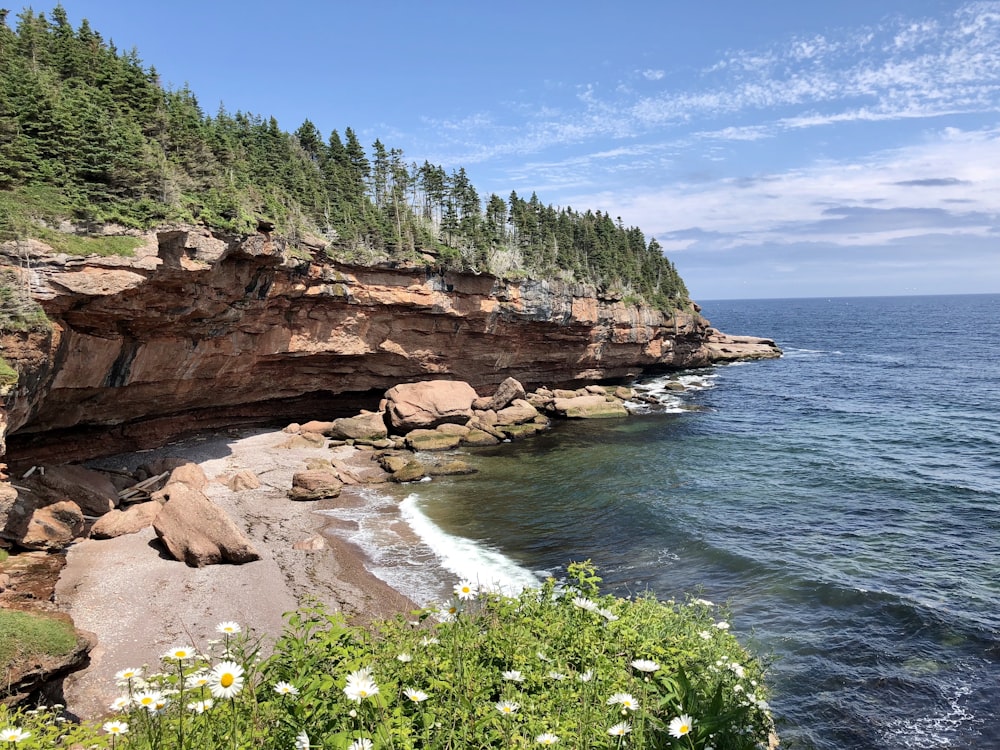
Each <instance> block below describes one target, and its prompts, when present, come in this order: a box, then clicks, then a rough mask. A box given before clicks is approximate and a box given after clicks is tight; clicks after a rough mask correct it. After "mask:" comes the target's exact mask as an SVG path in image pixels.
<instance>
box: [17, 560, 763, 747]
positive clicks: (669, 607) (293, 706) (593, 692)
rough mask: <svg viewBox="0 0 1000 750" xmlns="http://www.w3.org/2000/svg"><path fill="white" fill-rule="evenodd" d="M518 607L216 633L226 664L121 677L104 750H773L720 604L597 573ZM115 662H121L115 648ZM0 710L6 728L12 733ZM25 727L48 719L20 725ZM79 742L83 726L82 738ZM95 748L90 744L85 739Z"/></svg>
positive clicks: (489, 601)
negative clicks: (652, 591)
mask: <svg viewBox="0 0 1000 750" xmlns="http://www.w3.org/2000/svg"><path fill="white" fill-rule="evenodd" d="M569 573H570V577H571V581H572V583H573V585H572V586H562V587H561V586H558V585H557V584H556V583H555V581H553V580H550V581H549V582H548V583H546V584H545V585H544V586H543V587H542V588H541V589H533V590H527V591H525V592H523V593H522V594H521V595H520V596H517V597H510V596H503V595H500V594H496V593H490V592H482V591H477V590H476V587H475V586H473V585H472V584H471V583H468V582H462V583H460V584H459V585H458V586H456V587H455V594H456V597H455V600H454V601H453V602H452V603H451V605H450V606H449V607H448V609H447V611H443V612H441V611H438V612H431V611H423V612H420V613H417V614H418V618H417V620H415V621H410V622H407V621H404V620H403V619H401V618H400V619H398V620H396V621H392V622H382V623H377V624H375V625H374V626H373V627H372V628H371V629H369V630H361V629H356V628H351V627H348V626H346V625H345V624H344V622H343V620H342V619H341V618H340V617H339V616H336V615H330V614H327V613H326V612H325V611H324V610H323V609H321V608H319V607H313V608H309V609H305V610H303V611H300V612H297V613H294V614H292V615H290V616H289V619H288V626H287V628H286V632H285V634H284V635H283V636H282V637H281V638H280V639H279V640H278V641H277V643H276V644H275V648H274V653H273V654H272V656H270V657H269V658H267V659H264V660H260V659H259V658H258V657H259V653H260V649H259V643H258V642H256V641H254V640H253V639H250V638H248V637H246V635H245V634H243V633H241V632H240V627H239V625H238V624H236V623H222V624H220V626H219V631H220V633H221V634H222V641H221V642H218V644H217V646H218V648H217V651H218V652H219V653H218V656H217V657H216V658H213V657H211V656H205V655H200V654H199V653H198V652H196V651H195V649H194V648H193V647H191V646H179V647H176V648H173V649H171V650H170V651H169V652H167V653H166V654H164V656H163V668H162V669H161V671H160V672H158V673H157V674H143V670H142V669H140V668H136V667H128V668H126V669H124V670H122V671H121V672H119V673H118V678H119V681H120V682H119V685H120V688H121V691H122V692H121V695H120V696H119V697H118V698H116V699H114V701H113V703H112V704H111V708H112V710H114V711H116V712H117V716H116V717H115V718H114V719H113V720H110V721H107V722H106V723H104V724H103V730H104V734H103V735H102V736H101V737H98V738H95V740H94V741H93V742H94V743H103V746H108V745H110V746H112V747H114V746H115V744H116V743H117V745H118V746H120V747H123V748H124V747H129V748H143V750H146V749H148V750H153V749H154V748H155V749H157V750H167V749H168V748H171V749H173V748H177V749H179V748H192V749H193V748H199V749H201V748H241V749H243V748H246V749H249V748H293V747H294V748H305V747H311V748H328V749H330V750H373V749H374V750H380V749H381V748H398V749H399V750H403V749H404V748H408V749H414V750H415V749H417V748H420V749H423V748H442V749H444V748H514V747H518V748H527V747H531V746H535V745H552V744H556V743H558V744H559V746H560V747H567V748H607V749H608V750H613V749H615V748H618V749H619V750H620V749H621V748H624V747H629V748H639V749H644V748H650V749H653V748H657V749H658V748H687V749H688V750H692V749H696V748H697V749H702V748H708V747H713V748H716V750H751V749H752V748H758V747H761V746H764V745H766V743H767V740H768V737H769V734H770V731H771V727H772V725H771V719H770V715H769V710H768V707H767V703H766V702H765V700H764V688H763V685H762V683H763V675H762V667H761V665H760V663H759V661H758V660H756V659H754V658H753V657H751V656H750V655H749V654H748V653H747V652H746V651H745V650H744V649H743V648H741V647H740V645H739V644H738V643H737V641H736V639H735V638H734V637H733V636H732V635H730V634H729V632H728V630H727V628H728V624H727V622H726V621H725V620H719V619H718V618H717V615H716V613H715V607H714V605H712V604H711V603H710V602H705V601H702V600H697V599H695V600H691V601H689V602H686V603H683V604H679V603H676V602H673V601H668V602H661V601H657V600H656V599H654V598H652V597H644V598H639V599H635V600H629V599H621V598H615V597H612V596H601V595H600V594H599V591H598V584H599V582H600V579H599V578H597V576H596V575H595V573H594V569H593V567H592V566H590V564H589V563H580V564H574V565H571V566H570V567H569ZM108 656H109V657H113V655H110V654H109V655H108ZM3 719H4V717H3V714H2V713H0V727H2V726H3V721H2V720H3ZM6 722H7V724H8V725H9V728H11V729H12V730H17V731H20V732H29V733H31V734H32V735H33V737H28V738H25V739H24V742H25V744H24V745H23V746H24V747H55V746H63V747H66V746H69V743H70V741H79V736H78V735H75V736H74V737H72V738H71V740H70V739H67V740H65V741H63V743H62V744H61V745H60V744H57V743H55V742H53V741H52V735H51V734H45V738H46V742H48V743H51V744H41V743H40V744H37V745H33V744H30V743H31V742H32V740H33V738H34V736H35V734H36V730H37V733H38V736H42V735H43V734H44V733H45V732H48V731H49V725H50V724H51V717H50V716H49V715H47V714H36V715H35V716H24V715H20V716H9V717H7V719H6ZM74 731H76V732H77V733H79V732H81V731H83V730H74ZM87 744H88V746H91V743H90V742H88V743H87Z"/></svg>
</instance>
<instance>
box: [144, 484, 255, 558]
mask: <svg viewBox="0 0 1000 750" xmlns="http://www.w3.org/2000/svg"><path fill="white" fill-rule="evenodd" d="M153 530H154V531H155V532H156V536H158V537H159V538H160V541H162V542H163V544H164V545H165V546H166V548H167V550H168V551H169V552H170V554H171V555H173V557H174V558H175V559H177V560H181V561H183V562H185V563H186V564H188V565H190V566H191V567H193V568H200V567H203V566H205V565H215V564H217V563H235V564H241V563H247V562H252V561H253V560H259V559H260V555H259V554H258V553H257V550H255V549H254V548H253V546H252V545H251V544H250V542H249V541H248V540H247V538H246V537H245V536H244V535H243V532H241V531H240V530H239V529H238V528H237V526H236V524H235V523H233V521H232V519H231V518H229V516H227V515H226V514H225V512H224V511H223V510H222V509H221V508H220V507H219V506H217V505H215V504H213V503H212V502H211V501H210V500H209V499H208V498H207V497H205V495H204V494H203V493H202V492H200V491H199V490H196V489H194V488H193V487H190V486H189V485H186V484H184V483H183V482H175V483H173V484H171V485H170V487H169V493H168V499H167V502H166V503H165V504H164V506H163V508H162V509H161V510H160V512H159V514H158V515H157V516H156V520H155V521H154V522H153Z"/></svg>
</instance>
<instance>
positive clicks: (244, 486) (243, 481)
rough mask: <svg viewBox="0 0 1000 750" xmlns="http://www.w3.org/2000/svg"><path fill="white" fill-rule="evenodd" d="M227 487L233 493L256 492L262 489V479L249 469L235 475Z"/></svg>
mask: <svg viewBox="0 0 1000 750" xmlns="http://www.w3.org/2000/svg"><path fill="white" fill-rule="evenodd" d="M226 486H227V487H229V489H230V490H232V491H233V492H243V491H244V490H255V489H257V488H258V487H260V479H258V478H257V475H256V474H254V473H253V472H252V471H250V470H249V469H243V471H239V472H237V473H236V474H234V475H233V477H232V479H230V480H229V481H228V482H227V483H226Z"/></svg>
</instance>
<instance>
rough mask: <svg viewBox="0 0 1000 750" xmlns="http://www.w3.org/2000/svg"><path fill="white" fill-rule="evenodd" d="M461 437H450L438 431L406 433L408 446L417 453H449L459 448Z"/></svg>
mask: <svg viewBox="0 0 1000 750" xmlns="http://www.w3.org/2000/svg"><path fill="white" fill-rule="evenodd" d="M461 442H462V436H461V435H448V434H446V433H443V432H438V431H437V430H411V431H410V432H408V433H406V444H407V446H409V448H410V449H411V450H415V451H447V450H451V449H452V448H457V447H458V445H459V443H461Z"/></svg>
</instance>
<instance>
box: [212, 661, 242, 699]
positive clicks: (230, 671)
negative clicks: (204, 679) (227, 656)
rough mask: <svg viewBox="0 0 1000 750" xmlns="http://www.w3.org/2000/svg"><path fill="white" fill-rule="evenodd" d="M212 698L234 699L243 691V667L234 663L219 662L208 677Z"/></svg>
mask: <svg viewBox="0 0 1000 750" xmlns="http://www.w3.org/2000/svg"><path fill="white" fill-rule="evenodd" d="M208 679H209V682H208V689H209V690H211V691H212V696H213V697H214V698H234V697H236V696H237V695H239V692H240V691H241V690H242V689H243V667H241V666H240V665H239V664H237V663H236V662H234V661H220V662H219V663H218V664H216V665H215V667H213V668H212V671H211V672H210V673H209V676H208Z"/></svg>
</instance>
